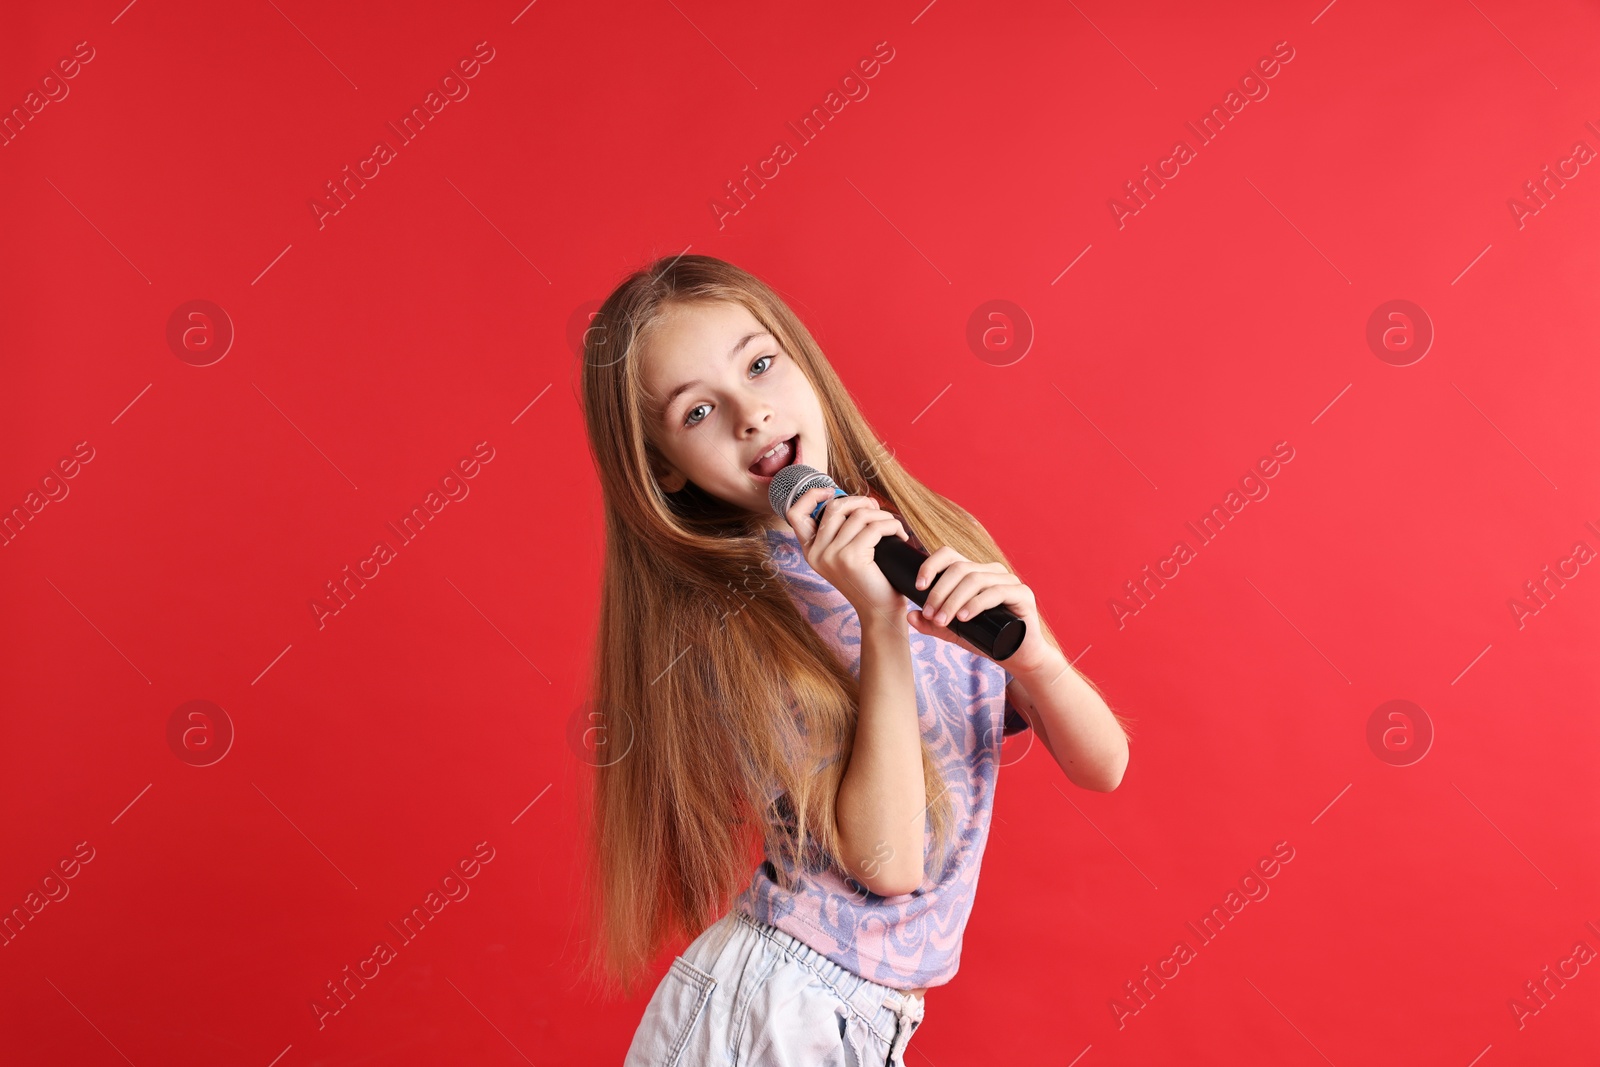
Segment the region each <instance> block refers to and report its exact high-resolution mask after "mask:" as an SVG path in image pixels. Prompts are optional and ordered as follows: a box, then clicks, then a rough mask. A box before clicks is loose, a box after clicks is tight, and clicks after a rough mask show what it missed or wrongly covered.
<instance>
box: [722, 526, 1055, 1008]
mask: <svg viewBox="0 0 1600 1067" xmlns="http://www.w3.org/2000/svg"><path fill="white" fill-rule="evenodd" d="M767 541H768V545H769V547H770V550H771V556H772V559H773V562H774V563H775V564H776V565H777V567H778V569H779V572H780V573H781V574H782V575H783V577H784V581H785V584H786V586H787V587H788V590H789V593H790V596H791V597H792V598H793V599H794V601H795V603H796V606H797V607H798V608H799V609H800V613H801V615H802V616H803V617H804V618H805V619H806V620H807V621H808V622H810V623H811V625H812V627H814V628H815V629H816V631H817V633H818V634H819V635H820V636H821V637H822V639H823V641H824V643H826V644H827V645H828V646H829V647H831V648H832V649H833V650H834V651H835V653H836V654H837V655H838V656H839V659H840V662H841V663H843V664H844V665H845V666H846V667H848V668H849V669H850V671H851V673H853V674H855V675H856V677H858V678H859V677H860V675H861V620H860V619H859V617H858V616H857V615H856V611H855V608H854V607H852V606H851V604H850V602H849V601H848V600H846V599H845V597H844V594H842V593H840V592H839V591H838V590H837V589H835V588H834V587H833V586H832V585H831V584H830V583H829V582H828V581H827V579H825V578H823V577H822V576H821V575H819V574H818V573H817V572H816V571H814V570H812V568H811V566H810V564H808V563H807V562H806V560H805V556H804V555H803V554H802V553H801V551H800V545H799V541H798V540H797V539H796V537H795V535H794V533H793V532H792V531H790V530H789V529H788V528H786V527H785V528H781V529H769V530H768V531H767ZM901 600H902V610H906V611H908V610H910V609H911V608H914V607H916V604H915V602H913V601H912V600H910V599H909V598H906V597H902V598H901ZM910 641H911V660H912V674H913V681H914V686H913V688H914V689H915V692H916V699H917V722H918V726H919V728H920V729H921V732H922V736H923V739H924V740H926V741H927V742H928V744H929V746H930V748H931V751H932V753H933V758H934V762H935V764H936V765H937V767H938V769H939V774H940V778H941V780H942V781H943V783H944V787H945V789H946V792H947V795H948V796H949V798H950V801H951V804H952V810H953V812H954V815H955V820H954V828H953V838H952V840H951V841H950V842H949V844H948V847H947V848H946V851H945V862H944V865H943V869H942V870H938V871H934V870H929V869H927V866H928V863H927V861H930V860H931V858H932V853H933V834H932V831H931V829H930V830H929V832H928V833H927V834H926V835H925V837H924V847H923V857H924V861H925V863H924V875H923V881H922V885H921V886H920V887H918V888H917V889H916V890H914V891H913V892H911V893H906V894H901V895H899V896H894V897H880V896H878V895H876V894H874V893H871V892H869V891H868V890H867V889H866V888H865V887H862V886H860V885H858V884H856V883H854V882H850V881H846V880H845V879H843V878H842V877H840V876H839V874H838V873H837V872H834V871H830V870H828V869H827V868H826V864H825V863H824V862H823V861H822V857H821V855H820V853H819V852H818V851H816V850H811V849H808V853H807V855H806V856H805V857H803V858H802V861H803V863H804V865H805V872H804V877H803V878H797V876H796V873H795V867H794V864H793V863H792V862H791V863H786V864H784V866H785V868H786V869H785V872H784V873H785V874H786V875H788V876H789V880H790V881H791V883H792V884H795V885H796V889H795V890H793V891H790V890H787V889H784V888H783V886H782V885H780V884H779V882H778V879H777V868H776V867H775V863H779V862H782V861H781V859H775V858H774V857H773V856H772V854H771V852H770V851H769V852H768V855H767V859H766V861H765V862H764V863H762V864H761V865H760V866H759V867H758V868H757V869H756V871H755V873H754V875H753V876H752V877H751V880H750V885H749V887H748V888H747V889H745V890H744V891H743V892H741V893H740V894H739V896H738V897H736V898H735V900H734V902H733V907H734V909H735V910H737V911H742V912H743V913H744V914H746V915H749V916H751V917H752V918H755V919H759V920H761V921H763V922H766V923H770V924H771V925H773V926H776V927H777V928H778V929H780V930H783V931H785V932H787V933H789V934H792V935H793V936H794V937H796V938H798V939H799V940H801V941H803V942H805V943H806V944H808V945H810V946H811V947H812V948H814V949H816V950H817V951H818V952H820V953H822V954H823V955H824V956H826V957H827V958H828V959H830V960H832V961H833V962H834V963H837V964H839V965H840V966H841V967H844V968H846V969H847V970H849V971H851V972H852V973H854V974H858V975H860V976H862V977H863V978H868V979H871V980H872V981H874V982H878V983H880V984H882V985H887V986H889V987H891V988H894V989H916V988H919V987H922V986H937V985H943V984H945V983H946V982H948V981H950V979H951V978H953V977H954V976H955V973H956V970H957V969H958V967H959V966H960V962H961V938H962V934H963V932H964V931H965V929H966V925H967V918H968V916H969V915H970V914H971V911H972V903H973V899H974V895H975V894H976V892H977V888H978V869H979V866H980V864H981V863H982V860H983V850H984V846H985V844H987V842H988V839H989V823H990V817H991V815H992V812H993V809H994V794H995V784H996V780H997V777H998V772H999V762H1000V748H1001V744H1002V742H1003V740H1004V737H1005V735H1007V734H1010V733H1015V732H1017V731H1018V730H1020V729H1026V728H1027V724H1026V722H1025V721H1024V720H1023V719H1022V718H1021V716H1019V715H1017V714H1016V712H1015V710H1014V709H1012V708H1011V707H1010V705H1009V704H1008V702H1007V700H1006V693H1005V687H1006V685H1007V684H1009V683H1010V681H1011V673H1010V672H1009V671H1007V670H1006V669H1005V668H1004V667H1002V666H1001V665H1000V664H998V663H995V662H994V661H993V660H991V659H989V658H987V657H985V656H980V655H976V654H974V653H971V652H968V651H967V650H966V649H964V648H961V647H960V646H959V645H955V644H951V643H950V642H948V641H941V640H939V639H938V638H935V637H929V636H927V635H926V634H920V633H917V632H916V631H915V630H912V631H911V632H910ZM774 792H775V790H774ZM779 806H780V813H781V816H782V817H781V821H780V823H779V825H780V826H781V827H783V828H784V829H785V830H787V831H790V832H791V833H792V830H793V818H792V812H791V811H789V810H788V809H787V797H785V798H783V799H782V800H780V801H779Z"/></svg>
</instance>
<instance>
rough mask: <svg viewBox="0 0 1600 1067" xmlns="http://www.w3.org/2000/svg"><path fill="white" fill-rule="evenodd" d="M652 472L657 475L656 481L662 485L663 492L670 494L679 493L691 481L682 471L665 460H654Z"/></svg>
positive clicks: (651, 467)
mask: <svg viewBox="0 0 1600 1067" xmlns="http://www.w3.org/2000/svg"><path fill="white" fill-rule="evenodd" d="M650 472H651V473H652V474H654V475H655V479H656V481H657V482H658V483H660V485H661V488H662V490H663V491H665V492H668V493H676V492H678V491H679V490H680V489H682V488H683V487H684V486H685V485H686V484H688V481H689V479H688V478H687V477H685V476H684V474H683V473H682V472H681V471H679V470H678V469H677V468H676V467H674V466H673V465H672V464H670V463H668V462H667V461H666V460H664V459H652V460H651V462H650Z"/></svg>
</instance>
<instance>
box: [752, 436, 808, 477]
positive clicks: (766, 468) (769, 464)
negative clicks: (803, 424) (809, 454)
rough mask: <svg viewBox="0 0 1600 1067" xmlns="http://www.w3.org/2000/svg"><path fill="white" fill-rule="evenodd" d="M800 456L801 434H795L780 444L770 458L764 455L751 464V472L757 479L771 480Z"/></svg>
mask: <svg viewBox="0 0 1600 1067" xmlns="http://www.w3.org/2000/svg"><path fill="white" fill-rule="evenodd" d="M799 456H800V435H799V434H795V435H794V436H793V437H791V438H789V439H788V440H787V441H785V442H783V443H782V444H781V445H779V446H778V451H777V453H776V454H775V455H773V456H771V457H770V458H768V457H765V456H763V457H762V458H761V459H758V460H756V461H755V462H754V463H752V464H750V468H749V470H750V474H751V476H753V477H754V478H755V479H756V480H757V481H762V482H769V481H771V480H772V476H773V475H775V474H777V473H778V472H779V471H781V470H782V469H783V468H785V467H787V466H788V465H789V464H791V463H795V462H798V460H799Z"/></svg>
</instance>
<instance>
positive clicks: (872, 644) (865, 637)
mask: <svg viewBox="0 0 1600 1067" xmlns="http://www.w3.org/2000/svg"><path fill="white" fill-rule="evenodd" d="M908 631H909V627H908V625H907V623H906V622H905V620H904V617H903V616H895V617H893V618H890V619H887V620H886V619H884V618H881V617H873V618H872V619H871V620H870V621H867V620H863V622H862V629H861V675H860V682H861V705H860V710H859V712H858V714H857V718H856V736H855V744H854V747H853V748H852V749H851V752H850V762H849V765H848V766H847V767H846V769H845V773H844V777H843V779H842V780H841V782H840V784H839V795H838V799H837V801H836V804H835V807H834V815H835V819H836V820H837V823H838V827H839V841H840V845H841V846H842V848H843V853H844V858H845V859H846V861H847V867H848V870H849V871H850V874H851V875H852V876H853V877H854V878H855V879H856V880H857V881H858V882H860V883H861V884H862V885H863V886H865V887H866V888H867V889H868V890H870V891H871V892H873V893H877V894H878V895H880V896H894V895H897V894H900V893H909V892H911V891H912V890H913V889H915V888H917V887H918V886H920V885H921V884H922V878H923V869H922V850H923V844H924V840H925V835H926V833H927V812H926V809H927V806H928V797H927V790H926V788H925V787H924V784H923V778H922V737H921V727H920V726H919V725H918V723H917V697H916V691H915V689H914V688H913V679H912V672H911V642H910V635H909V632H908Z"/></svg>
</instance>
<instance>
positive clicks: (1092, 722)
mask: <svg viewBox="0 0 1600 1067" xmlns="http://www.w3.org/2000/svg"><path fill="white" fill-rule="evenodd" d="M1007 695H1009V696H1010V697H1011V698H1012V700H1011V702H1012V703H1013V704H1015V705H1016V706H1017V710H1018V711H1020V712H1022V714H1023V716H1024V717H1025V718H1026V719H1027V720H1028V721H1029V723H1031V724H1032V726H1033V728H1034V731H1035V732H1036V733H1037V734H1039V739H1040V741H1041V742H1043V744H1044V746H1045V749H1046V750H1047V751H1049V752H1050V754H1051V755H1052V756H1054V757H1055V761H1056V763H1057V764H1058V765H1059V766H1060V767H1061V772H1062V773H1063V774H1065V775H1066V776H1067V779H1068V780H1069V781H1071V782H1072V783H1073V784H1074V785H1078V786H1081V787H1083V788H1084V789H1094V790H1098V791H1100V792H1110V791H1111V790H1113V789H1115V788H1116V787H1117V786H1118V784H1120V783H1121V781H1122V772H1123V771H1124V770H1126V769H1127V766H1128V737H1127V735H1126V734H1125V733H1123V730H1122V726H1121V724H1120V723H1118V722H1117V720H1116V717H1115V716H1114V715H1112V714H1111V709H1110V708H1108V707H1107V706H1106V702H1105V701H1104V700H1102V699H1100V694H1099V693H1097V692H1095V691H1094V688H1093V687H1092V686H1090V685H1089V683H1088V682H1087V681H1085V680H1084V678H1083V676H1082V675H1081V674H1079V673H1078V672H1077V670H1076V669H1075V668H1074V667H1073V666H1072V664H1071V663H1069V662H1068V661H1067V658H1066V656H1064V655H1062V654H1061V653H1060V652H1059V651H1058V652H1057V653H1056V655H1055V656H1054V657H1052V658H1051V659H1049V660H1047V661H1046V662H1045V663H1043V664H1041V665H1040V666H1038V667H1037V668H1034V669H1032V670H1027V671H1024V672H1022V673H1017V674H1014V675H1013V677H1012V681H1011V685H1010V686H1009V687H1008V688H1007Z"/></svg>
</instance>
